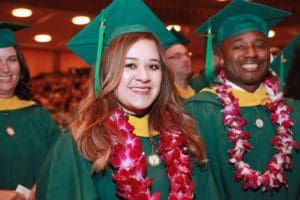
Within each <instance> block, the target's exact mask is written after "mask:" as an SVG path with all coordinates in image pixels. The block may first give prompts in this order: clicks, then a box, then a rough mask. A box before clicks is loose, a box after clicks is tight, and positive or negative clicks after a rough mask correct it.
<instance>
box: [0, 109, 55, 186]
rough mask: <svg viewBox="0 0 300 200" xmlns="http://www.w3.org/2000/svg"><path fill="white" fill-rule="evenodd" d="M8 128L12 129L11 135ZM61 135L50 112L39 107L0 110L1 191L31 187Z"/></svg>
mask: <svg viewBox="0 0 300 200" xmlns="http://www.w3.org/2000/svg"><path fill="white" fill-rule="evenodd" d="M7 125H9V126H11V127H12V128H13V129H14V132H15V134H14V135H13V136H10V135H8V134H7V132H6V127H7ZM59 134H60V130H59V129H58V127H57V125H56V124H55V122H54V121H53V120H52V118H51V116H50V114H49V112H48V111H47V110H46V109H45V108H43V107H42V106H40V105H38V104H33V105H31V106H29V107H25V108H20V109H16V110H8V111H7V110H6V111H4V110H0V163H1V164H0V189H9V190H15V189H16V187H17V185H18V184H21V185H23V186H25V187H27V188H31V187H32V186H33V184H35V183H36V180H37V177H38V174H39V172H40V168H41V166H42V163H43V161H44V158H45V157H46V154H47V152H48V150H49V148H50V147H51V146H52V145H53V143H54V141H55V140H56V139H57V137H58V135H59Z"/></svg>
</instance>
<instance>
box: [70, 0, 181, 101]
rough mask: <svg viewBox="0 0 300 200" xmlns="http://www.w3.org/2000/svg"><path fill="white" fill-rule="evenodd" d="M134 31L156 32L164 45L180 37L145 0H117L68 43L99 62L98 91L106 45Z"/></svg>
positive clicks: (97, 74) (92, 60)
mask: <svg viewBox="0 0 300 200" xmlns="http://www.w3.org/2000/svg"><path fill="white" fill-rule="evenodd" d="M131 32H152V33H153V34H154V35H155V36H156V37H157V38H158V39H159V40H160V42H161V43H162V45H163V46H164V47H166V46H169V44H171V43H173V42H174V41H175V40H176V38H175V37H174V36H173V35H172V34H171V33H170V32H169V31H168V29H167V28H166V27H165V25H164V24H163V23H162V22H161V21H160V20H159V19H158V18H157V17H156V16H155V14H154V13H153V12H152V11H151V10H150V9H149V8H148V7H147V6H146V4H145V3H144V2H143V1H142V0H113V2H112V3H111V4H110V5H108V7H106V8H105V9H103V10H102V11H101V13H100V14H99V15H98V16H96V18H95V19H94V20H93V21H92V22H91V23H90V24H88V25H87V26H86V27H85V28H84V29H82V30H81V31H80V32H79V33H78V34H77V35H75V36H74V37H73V38H72V39H71V40H70V41H69V42H68V44H67V47H68V48H70V49H71V50H72V51H73V52H74V53H75V54H77V55H78V56H79V57H81V58H82V59H83V60H84V61H86V62H87V63H88V64H90V65H92V64H95V85H94V86H95V94H96V97H98V96H99V94H100V63H101V55H102V49H103V48H105V47H107V46H108V45H109V44H110V43H111V41H112V40H113V39H115V38H116V37H118V36H120V35H122V34H125V33H131Z"/></svg>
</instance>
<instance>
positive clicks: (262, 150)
mask: <svg viewBox="0 0 300 200" xmlns="http://www.w3.org/2000/svg"><path fill="white" fill-rule="evenodd" d="M287 104H289V105H291V106H292V107H293V109H294V111H293V113H292V114H291V116H292V119H293V121H294V123H295V126H294V127H293V129H292V131H293V133H294V134H293V136H294V140H296V141H298V142H299V141H300V102H297V101H295V100H291V99H289V100H287ZM184 106H185V109H186V110H187V111H188V112H189V113H190V114H191V115H192V116H193V117H194V118H195V120H196V121H197V124H198V127H199V132H200V133H201V134H202V136H203V138H204V140H205V142H206V146H207V152H208V159H209V162H210V165H209V166H210V167H211V170H212V173H213V177H214V179H215V180H216V183H217V187H218V190H219V193H220V195H221V199H223V200H241V199H242V200H268V199H270V200H271V199H272V200H285V199H286V200H296V199H300V170H299V169H300V168H299V167H300V155H299V152H298V153H295V151H294V150H293V154H292V159H293V168H292V170H291V171H285V174H286V175H287V179H288V188H285V187H284V186H282V187H281V188H280V190H278V191H273V192H262V190H261V189H259V190H257V191H253V190H250V189H248V190H243V186H242V183H241V182H236V181H235V180H234V174H235V173H234V168H233V166H231V165H230V164H229V162H228V158H229V155H228V153H227V151H228V150H229V149H230V148H232V144H231V143H230V142H229V141H228V139H227V127H226V126H224V125H223V123H222V122H221V119H222V116H223V113H221V109H223V106H222V105H221V104H220V100H219V99H218V98H217V96H216V94H214V93H211V92H200V93H199V94H197V95H196V96H194V97H192V98H191V99H189V100H188V101H186V102H185V105H184ZM240 109H241V113H242V117H243V118H245V119H246V120H247V123H248V125H247V126H246V127H245V130H246V131H248V132H250V133H251V138H250V139H249V141H250V143H251V145H252V146H253V149H252V150H251V151H250V152H248V153H246V154H245V156H244V160H245V161H246V162H248V163H249V164H250V166H251V167H252V169H254V170H259V171H265V170H266V168H267V163H268V161H270V159H271V158H272V156H273V155H274V154H275V153H276V152H277V151H276V149H275V148H274V147H273V146H272V145H271V143H270V142H271V139H272V138H273V136H274V132H275V131H274V130H275V129H274V127H275V126H274V125H272V123H271V121H270V112H269V111H266V110H265V108H264V107H263V106H261V105H258V106H252V107H250V106H249V107H240ZM258 117H259V118H261V119H263V121H264V127H263V128H257V127H256V126H255V125H254V122H255V120H256V119H257V118H258Z"/></svg>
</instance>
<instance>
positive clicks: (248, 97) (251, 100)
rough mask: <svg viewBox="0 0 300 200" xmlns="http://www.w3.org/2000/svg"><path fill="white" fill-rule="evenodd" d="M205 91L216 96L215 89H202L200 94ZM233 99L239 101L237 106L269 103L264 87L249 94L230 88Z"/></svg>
mask: <svg viewBox="0 0 300 200" xmlns="http://www.w3.org/2000/svg"><path fill="white" fill-rule="evenodd" d="M203 91H207V92H211V93H214V94H216V91H215V88H204V89H202V90H201V92H203ZM231 91H232V93H233V95H234V97H236V98H238V99H239V106H241V107H250V106H257V105H265V104H266V103H268V102H270V98H269V97H268V95H267V93H266V89H265V87H261V88H260V89H259V90H258V91H256V92H254V93H251V92H247V91H241V90H237V89H233V88H231Z"/></svg>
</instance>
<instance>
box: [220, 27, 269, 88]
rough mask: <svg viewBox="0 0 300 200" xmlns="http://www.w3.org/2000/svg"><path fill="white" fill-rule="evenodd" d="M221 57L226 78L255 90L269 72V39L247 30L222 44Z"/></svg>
mask: <svg viewBox="0 0 300 200" xmlns="http://www.w3.org/2000/svg"><path fill="white" fill-rule="evenodd" d="M221 59H222V60H223V62H224V66H223V67H224V72H225V75H226V78H227V79H228V80H229V81H231V82H233V83H235V84H237V85H238V86H240V87H242V88H243V89H245V90H247V91H249V92H253V91H255V90H256V89H257V88H258V87H259V85H260V83H261V82H262V81H263V79H264V77H265V75H266V74H267V72H268V68H269V60H270V50H269V46H268V39H267V38H266V37H265V35H264V34H262V33H260V32H246V33H242V34H239V35H236V36H233V37H231V38H228V39H226V40H224V41H223V42H222V44H221Z"/></svg>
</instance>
